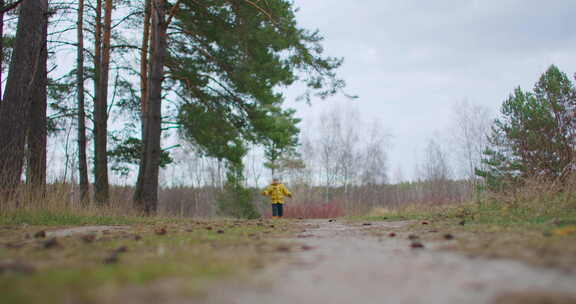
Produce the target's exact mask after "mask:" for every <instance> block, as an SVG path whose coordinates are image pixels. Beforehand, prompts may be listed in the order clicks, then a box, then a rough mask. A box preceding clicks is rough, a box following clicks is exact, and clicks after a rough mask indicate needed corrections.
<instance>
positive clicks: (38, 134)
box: [26, 17, 48, 194]
mask: <svg viewBox="0 0 576 304" xmlns="http://www.w3.org/2000/svg"><path fill="white" fill-rule="evenodd" d="M45 18H47V17H45ZM43 26H44V34H43V41H42V49H41V51H40V58H39V59H40V62H39V70H38V72H37V73H36V75H35V79H34V85H33V87H32V90H33V91H32V92H31V93H32V95H31V96H30V98H31V102H30V104H31V105H30V106H31V107H30V116H29V117H30V126H29V129H28V153H26V155H27V156H28V166H27V168H26V169H27V172H26V182H27V183H28V184H29V185H32V186H33V189H34V190H35V192H36V193H38V194H43V193H44V190H45V187H46V144H47V141H48V138H47V137H48V119H47V117H46V108H47V106H48V93H47V91H46V87H47V85H48V66H47V61H48V44H47V43H48V42H47V34H48V22H47V20H46V22H45V23H44V24H43Z"/></svg>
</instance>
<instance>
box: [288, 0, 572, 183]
mask: <svg viewBox="0 0 576 304" xmlns="http://www.w3.org/2000/svg"><path fill="white" fill-rule="evenodd" d="M294 2H295V4H296V6H297V7H299V8H300V11H299V12H298V14H297V16H298V20H299V22H300V26H302V27H304V28H308V29H319V30H320V32H321V33H322V35H323V36H324V37H325V42H324V46H325V49H326V52H327V54H328V55H331V56H340V57H344V58H345V64H344V66H343V67H342V68H341V69H340V71H339V72H340V73H339V74H340V77H342V78H344V79H345V80H346V82H347V84H348V86H347V89H346V90H347V92H349V93H351V94H357V95H359V96H360V98H359V99H358V100H356V101H353V102H355V103H357V105H356V107H357V108H358V109H359V111H360V112H361V113H362V114H363V115H364V117H366V118H371V117H377V118H378V119H379V120H381V121H382V123H383V124H384V126H385V127H386V128H388V130H389V131H390V132H391V133H392V134H393V136H394V138H393V149H392V150H391V152H390V167H391V168H392V170H395V169H394V168H397V167H399V166H401V167H403V171H404V173H405V175H408V176H409V175H410V174H411V173H412V172H413V166H414V163H415V154H416V153H417V152H418V151H420V150H422V149H423V148H424V146H425V144H426V142H427V140H428V138H430V137H431V136H433V134H434V132H438V131H439V130H445V129H446V126H447V125H448V124H449V120H450V115H451V109H452V107H453V105H454V103H455V102H457V101H461V100H468V101H470V102H472V103H475V104H482V105H485V106H487V107H489V108H491V109H492V110H493V112H494V113H495V114H496V113H497V111H498V109H499V106H500V105H501V103H502V102H503V101H504V100H505V99H506V97H507V96H508V95H509V94H510V93H511V92H512V90H513V89H514V88H515V87H516V86H521V87H522V88H524V89H530V88H532V87H533V85H534V83H535V82H536V81H537V80H538V77H539V76H540V75H541V74H542V72H544V71H545V70H546V68H547V67H548V66H549V65H551V64H556V65H557V66H558V67H559V68H560V69H561V70H562V71H564V72H566V73H567V74H569V75H570V76H571V77H572V76H573V75H574V72H576V1H574V0H549V1H541V0H482V1H480V0H437V1H426V0H420V1H417V0H362V1H337V0H295V1H294ZM296 90H297V89H291V90H289V93H288V94H287V96H288V97H289V99H291V98H293V97H294V96H295V95H296V93H297V92H296ZM342 99H344V98H343V97H341V96H337V97H334V98H331V100H329V101H327V102H316V103H315V105H314V106H313V107H312V110H311V109H310V108H309V107H306V106H304V105H302V104H296V103H294V102H291V101H289V102H288V104H289V106H292V107H296V108H297V109H298V110H299V115H300V116H301V117H303V118H304V119H305V120H309V119H311V117H313V116H314V113H317V112H319V111H321V110H322V108H324V107H330V106H331V104H332V103H331V101H333V102H338V101H339V100H342Z"/></svg>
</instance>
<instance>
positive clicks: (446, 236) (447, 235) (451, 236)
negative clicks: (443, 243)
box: [444, 233, 454, 240]
mask: <svg viewBox="0 0 576 304" xmlns="http://www.w3.org/2000/svg"><path fill="white" fill-rule="evenodd" d="M444 239H446V240H453V239H454V236H453V235H452V234H450V233H446V234H444Z"/></svg>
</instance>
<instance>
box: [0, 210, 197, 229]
mask: <svg viewBox="0 0 576 304" xmlns="http://www.w3.org/2000/svg"><path fill="white" fill-rule="evenodd" d="M185 220H186V219H182V218H170V217H139V216H119V215H100V214H81V213H74V212H70V211H64V212H62V211H42V210H18V211H10V212H8V213H5V214H0V225H4V226H11V225H23V224H27V225H37V226H82V225H132V224H154V223H173V222H182V221H185Z"/></svg>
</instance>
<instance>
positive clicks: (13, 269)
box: [0, 262, 36, 274]
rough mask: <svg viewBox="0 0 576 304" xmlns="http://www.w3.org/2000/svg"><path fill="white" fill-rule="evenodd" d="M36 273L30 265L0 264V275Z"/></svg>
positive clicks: (16, 263)
mask: <svg viewBox="0 0 576 304" xmlns="http://www.w3.org/2000/svg"><path fill="white" fill-rule="evenodd" d="M35 271H36V269H35V268H34V267H32V266H31V265H27V264H24V263H19V262H13V263H0V274H5V273H14V274H32V273H34V272H35Z"/></svg>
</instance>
